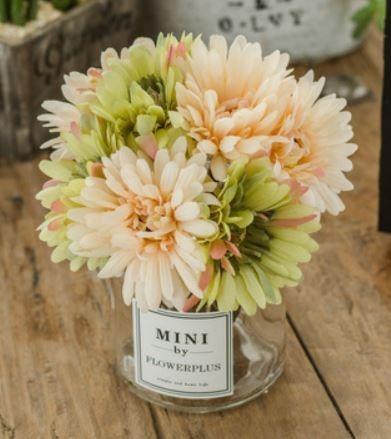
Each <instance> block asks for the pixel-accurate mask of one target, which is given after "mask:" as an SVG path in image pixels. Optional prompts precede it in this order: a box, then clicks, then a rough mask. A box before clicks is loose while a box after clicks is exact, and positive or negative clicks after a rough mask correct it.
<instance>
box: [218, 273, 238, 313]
mask: <svg viewBox="0 0 391 439" xmlns="http://www.w3.org/2000/svg"><path fill="white" fill-rule="evenodd" d="M235 301H236V284H235V281H234V279H233V277H232V276H231V275H230V274H229V273H228V272H226V271H224V272H223V274H222V279H221V283H220V286H219V293H218V295H217V305H218V308H219V310H220V311H232V310H233V309H234V308H235Z"/></svg>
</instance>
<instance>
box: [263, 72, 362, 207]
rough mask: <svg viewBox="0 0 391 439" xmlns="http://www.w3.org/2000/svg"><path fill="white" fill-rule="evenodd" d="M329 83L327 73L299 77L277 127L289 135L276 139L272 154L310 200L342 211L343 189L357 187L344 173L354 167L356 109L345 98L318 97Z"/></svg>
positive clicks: (280, 172) (282, 175)
mask: <svg viewBox="0 0 391 439" xmlns="http://www.w3.org/2000/svg"><path fill="white" fill-rule="evenodd" d="M323 85H324V78H322V79H320V80H318V81H314V75H313V72H308V73H307V74H306V75H305V76H303V77H302V78H301V79H300V80H299V81H298V82H297V86H296V87H295V91H294V93H293V95H292V99H291V100H290V101H289V105H288V106H287V108H286V111H285V116H284V118H283V119H282V124H281V127H280V128H279V130H278V132H277V134H278V138H279V140H281V139H284V140H283V141H282V142H281V141H278V142H274V143H273V144H272V145H271V148H270V150H268V154H269V155H270V158H271V161H272V162H273V163H274V173H275V175H276V176H277V177H278V178H279V179H280V180H284V179H286V178H290V179H293V180H294V181H296V182H297V183H299V185H300V186H302V188H303V192H305V193H304V195H303V197H302V200H303V201H304V202H306V203H307V204H309V205H311V206H313V207H315V208H316V209H317V210H318V211H319V212H324V211H326V210H327V211H328V212H330V213H331V214H333V215H337V214H338V213H340V212H341V211H342V210H344V208H345V206H344V204H343V202H342V201H341V199H340V198H339V196H338V194H339V193H340V192H341V191H347V190H351V189H353V185H352V184H351V183H350V181H349V180H347V178H346V177H345V176H344V174H343V173H344V172H346V171H350V170H351V169H352V162H351V161H350V160H349V159H348V157H349V156H350V155H351V154H353V153H354V152H355V151H356V149H357V145H355V144H352V143H349V140H350V139H351V138H352V136H353V131H352V127H351V125H350V119H351V114H350V112H348V111H342V110H343V108H344V107H345V106H346V101H345V99H341V98H337V97H336V96H335V95H329V96H325V97H322V98H320V99H318V98H319V95H320V93H321V91H322V88H323Z"/></svg>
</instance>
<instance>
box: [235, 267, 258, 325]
mask: <svg viewBox="0 0 391 439" xmlns="http://www.w3.org/2000/svg"><path fill="white" fill-rule="evenodd" d="M234 281H235V285H236V300H237V301H238V302H239V305H240V306H241V307H242V308H243V309H244V311H245V313H246V314H248V315H249V316H253V315H254V314H255V313H256V312H257V304H256V302H255V301H254V299H253V298H252V297H251V294H250V292H249V291H248V290H247V286H246V284H245V282H244V280H243V278H242V276H240V275H239V274H238V275H236V276H235V277H234Z"/></svg>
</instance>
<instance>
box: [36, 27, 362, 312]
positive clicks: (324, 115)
mask: <svg viewBox="0 0 391 439" xmlns="http://www.w3.org/2000/svg"><path fill="white" fill-rule="evenodd" d="M288 61H289V57H288V55H287V54H281V53H280V52H278V51H276V52H273V53H272V54H270V55H267V56H263V54H262V50H261V46H260V45H259V44H258V43H249V42H247V41H246V39H245V38H244V37H242V36H239V37H237V38H236V39H235V41H234V42H233V44H232V45H231V47H227V43H226V41H225V39H224V38H223V37H222V36H217V35H216V36H212V37H211V38H210V42H209V45H206V44H205V43H204V42H203V41H202V39H201V38H200V37H197V38H193V37H192V35H183V36H182V38H181V39H179V40H178V39H176V38H175V37H174V36H172V35H168V36H162V35H161V36H159V38H158V40H157V42H156V44H155V43H154V42H153V41H152V40H150V39H146V38H139V39H137V40H135V42H134V43H133V44H132V45H131V46H130V47H129V48H125V49H123V50H122V51H121V53H120V54H118V53H117V52H116V51H115V50H113V49H108V50H106V51H105V52H103V54H102V58H101V68H91V69H89V70H88V71H87V73H86V74H82V73H76V72H73V73H71V74H70V75H69V76H66V77H65V84H64V85H63V88H62V91H63V94H64V96H65V98H66V100H67V102H59V101H46V102H45V103H44V104H43V107H44V109H45V110H46V111H47V112H48V113H46V114H43V115H42V116H40V120H41V121H43V122H45V123H46V125H45V126H47V127H48V128H50V131H52V132H54V133H56V137H54V138H53V139H51V140H50V141H48V142H46V143H45V144H44V145H43V147H44V148H46V147H52V148H53V150H54V151H53V152H52V153H51V156H50V160H43V161H41V163H40V169H41V170H42V172H43V173H45V174H46V175H47V176H48V177H49V178H50V180H48V181H47V182H46V183H45V184H44V187H43V189H42V191H41V192H39V194H38V195H37V198H38V200H40V201H41V203H42V205H43V206H44V207H45V208H47V209H48V210H49V212H48V213H47V215H46V217H45V221H44V222H43V223H42V225H41V226H40V228H39V229H40V238H41V239H42V240H43V241H45V242H46V243H47V244H48V245H49V246H50V247H53V248H54V250H53V252H52V256H51V259H52V261H53V262H60V261H64V260H68V261H69V263H70V268H71V270H72V271H76V270H78V269H79V268H80V267H82V266H83V265H84V264H86V265H87V267H88V268H89V269H90V270H96V269H97V270H98V276H99V277H100V278H103V279H107V278H118V279H121V282H122V296H123V301H124V303H125V304H126V305H130V304H131V303H132V300H133V299H135V300H136V302H137V306H138V307H139V308H140V309H141V311H142V312H144V311H148V310H150V311H156V310H159V309H162V308H164V309H169V310H170V309H175V310H177V311H179V312H187V313H188V312H190V311H191V314H193V313H196V312H198V311H203V312H213V311H220V312H230V311H236V310H238V309H242V310H243V311H244V313H245V314H247V315H253V314H255V313H256V312H257V308H258V307H259V308H261V309H264V308H265V307H266V306H267V305H268V304H279V303H280V302H281V293H280V290H281V288H282V287H285V286H295V285H297V284H298V282H299V281H300V280H301V278H302V273H301V271H300V269H299V267H298V264H299V263H301V262H308V261H309V260H310V258H311V253H312V252H314V251H315V250H316V249H317V244H316V242H315V241H314V239H313V238H312V237H311V234H312V233H313V232H315V231H317V230H318V229H319V228H320V218H321V214H322V213H323V212H325V211H328V212H330V213H331V214H333V215H336V214H338V213H339V212H341V211H342V210H343V209H344V205H343V203H342V201H341V199H340V198H339V194H340V192H341V191H345V190H350V189H352V185H351V183H350V182H349V181H348V180H347V179H346V178H345V176H344V172H346V171H350V170H351V168H352V164H351V161H350V160H349V159H348V157H349V156H350V155H351V154H352V153H353V152H354V151H355V150H356V145H354V144H352V143H349V141H350V139H351V137H352V128H351V126H350V118H351V116H350V113H349V112H346V111H343V109H344V107H345V105H346V102H345V100H344V99H340V98H337V97H336V96H335V95H330V96H325V97H321V98H320V94H321V91H322V87H323V84H324V79H320V80H317V81H315V80H314V78H313V73H312V72H309V73H307V74H306V75H305V76H303V77H301V78H300V79H298V80H297V79H296V78H295V77H294V76H293V75H292V70H290V69H288V68H287V65H288ZM200 314H201V313H200Z"/></svg>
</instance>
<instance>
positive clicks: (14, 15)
mask: <svg viewBox="0 0 391 439" xmlns="http://www.w3.org/2000/svg"><path fill="white" fill-rule="evenodd" d="M37 10H38V0H0V22H6V21H9V22H11V23H13V24H16V25H19V26H23V25H24V24H25V23H26V22H27V21H29V20H34V18H35V17H36V15H37Z"/></svg>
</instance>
